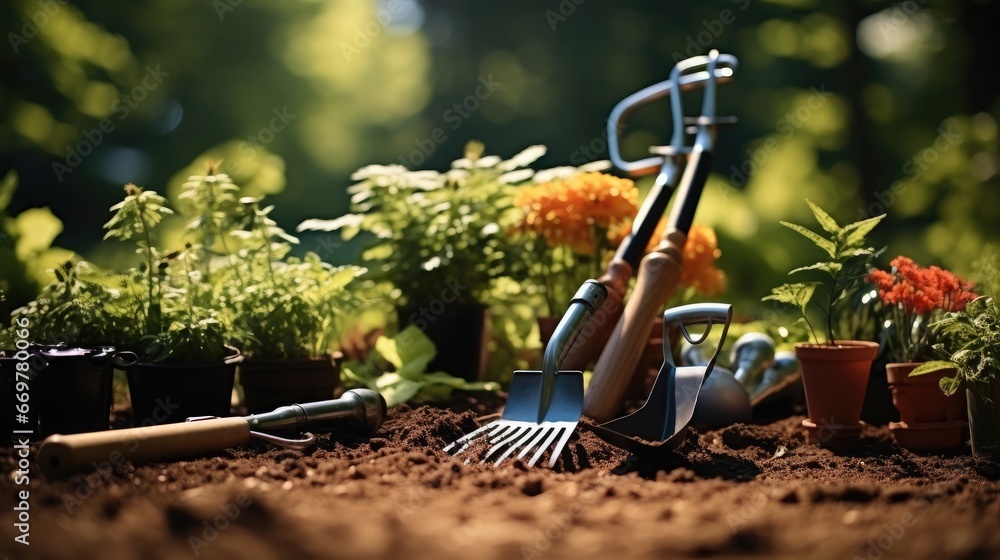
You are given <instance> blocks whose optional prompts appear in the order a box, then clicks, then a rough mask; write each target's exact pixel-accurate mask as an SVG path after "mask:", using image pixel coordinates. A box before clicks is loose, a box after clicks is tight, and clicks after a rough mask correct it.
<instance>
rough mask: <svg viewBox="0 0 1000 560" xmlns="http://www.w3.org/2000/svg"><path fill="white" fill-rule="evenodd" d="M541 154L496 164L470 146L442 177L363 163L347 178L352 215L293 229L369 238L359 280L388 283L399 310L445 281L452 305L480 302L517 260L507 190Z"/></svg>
mask: <svg viewBox="0 0 1000 560" xmlns="http://www.w3.org/2000/svg"><path fill="white" fill-rule="evenodd" d="M544 153H545V149H544V148H543V147H541V146H533V147H530V148H528V149H526V150H524V151H522V152H521V153H519V154H517V155H516V156H514V157H512V158H511V159H508V160H502V159H500V158H499V157H498V156H485V157H483V156H482V144H478V143H474V142H470V144H469V146H467V147H466V157H464V158H462V159H459V160H456V161H454V162H453V163H452V168H451V170H449V171H448V172H446V173H439V172H437V171H410V170H408V169H406V168H405V167H403V166H400V165H388V166H383V165H370V166H367V167H364V168H362V169H359V170H358V171H357V172H355V173H354V174H353V175H352V176H351V178H352V179H355V180H360V182H359V183H357V184H355V185H354V186H352V187H350V188H349V189H348V192H349V193H351V195H352V197H351V210H352V211H353V213H352V214H347V215H345V216H341V217H340V218H337V219H334V220H306V221H305V222H303V223H301V224H300V225H299V227H298V230H299V231H303V230H322V231H335V230H337V231H340V232H341V234H342V236H343V238H344V239H345V240H349V239H351V238H353V237H354V236H355V235H357V234H358V233H359V232H366V233H368V234H370V241H369V242H368V244H367V245H366V248H365V251H364V252H363V254H362V258H363V261H364V262H363V264H364V265H366V266H367V267H368V274H367V275H366V277H367V278H369V279H373V280H380V281H390V282H392V283H393V284H394V285H395V286H396V287H397V288H398V289H399V290H400V291H401V292H402V295H403V298H404V301H403V302H401V304H402V305H406V304H419V303H421V302H425V301H430V300H432V299H434V298H436V297H439V295H440V292H441V287H442V286H444V285H446V283H447V284H455V285H459V286H464V287H465V288H463V290H462V291H461V293H459V294H458V295H457V301H458V302H460V303H483V302H485V300H486V296H487V292H488V291H489V289H490V287H491V285H492V283H493V281H494V279H496V278H498V277H500V276H504V275H505V274H507V273H508V268H509V266H510V263H512V262H516V261H517V260H518V254H519V251H520V247H519V245H518V244H516V243H514V241H513V240H512V239H510V238H509V237H508V236H507V229H508V228H509V227H510V225H511V224H512V221H513V220H514V219H515V217H516V213H517V209H516V208H514V206H513V202H512V199H513V195H514V189H515V185H517V184H519V183H521V182H523V181H526V180H528V179H530V178H531V176H532V175H533V171H532V170H531V169H528V168H527V166H528V165H531V164H532V163H533V162H534V161H535V160H536V159H537V158H539V157H541V155H542V154H544Z"/></svg>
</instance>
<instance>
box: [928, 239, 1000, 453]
mask: <svg viewBox="0 0 1000 560" xmlns="http://www.w3.org/2000/svg"><path fill="white" fill-rule="evenodd" d="M976 272H977V279H978V280H979V282H978V283H977V286H978V289H979V291H980V292H982V293H983V294H984V295H982V296H980V297H978V298H976V299H975V300H973V301H972V302H971V303H969V304H968V305H967V306H966V307H965V309H964V310H963V311H951V312H948V313H946V314H945V315H944V317H942V318H941V319H940V320H938V321H936V322H934V323H932V324H931V328H932V329H933V331H934V332H935V334H936V335H937V337H938V338H939V340H940V342H939V343H937V344H936V345H935V346H934V348H935V350H936V351H937V352H938V353H939V354H941V355H943V356H944V357H946V359H944V360H934V361H930V362H926V363H924V364H923V365H921V366H920V367H918V368H916V369H914V370H913V372H911V373H910V375H911V376H913V377H916V376H921V375H929V374H933V373H936V372H940V371H941V370H949V371H954V372H955V375H954V376H951V377H948V376H945V377H942V378H941V379H940V381H939V386H940V388H941V390H942V391H943V392H944V393H945V394H947V395H950V394H953V393H955V392H956V391H959V390H960V389H961V387H962V383H964V384H965V396H966V400H967V401H968V418H969V432H970V434H971V436H972V454H973V455H977V456H983V457H994V458H996V457H1000V381H998V371H1000V305H998V303H997V297H998V293H1000V274H998V270H997V252H996V250H995V248H994V247H987V249H986V250H985V251H984V252H983V256H982V257H981V258H980V259H979V260H978V261H977V262H976Z"/></svg>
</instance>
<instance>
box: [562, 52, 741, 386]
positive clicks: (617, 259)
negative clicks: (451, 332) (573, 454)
mask: <svg viewBox="0 0 1000 560" xmlns="http://www.w3.org/2000/svg"><path fill="white" fill-rule="evenodd" d="M705 58H706V57H704V56H701V57H695V58H693V59H689V60H685V61H682V62H680V63H679V64H678V65H677V66H676V67H675V68H674V71H672V72H671V76H670V79H668V80H666V81H664V82H660V83H658V84H654V85H652V86H649V87H647V88H645V89H642V90H640V91H638V92H636V93H633V94H632V95H630V96H628V97H626V98H625V99H623V100H622V101H621V102H620V103H618V104H617V105H615V107H614V109H612V110H611V115H610V116H609V117H608V153H609V155H610V157H611V161H612V162H613V163H614V165H615V167H617V168H618V169H620V170H621V171H624V172H626V173H628V174H629V175H631V176H633V177H641V176H645V175H649V174H652V173H657V175H656V180H655V181H654V182H653V185H652V187H650V189H649V192H648V193H647V194H646V198H645V199H644V200H643V202H642V206H641V207H640V208H639V212H638V213H637V214H636V217H635V220H633V222H632V230H631V231H630V232H629V234H628V235H627V236H626V237H625V239H623V240H622V242H621V244H620V245H619V246H618V250H617V251H616V252H615V255H614V257H613V258H612V259H611V261H609V262H608V266H607V268H606V269H605V272H604V275H603V276H601V277H600V278H598V281H599V282H601V283H602V284H604V285H605V286H606V287H607V288H608V298H607V299H606V300H605V301H604V304H603V305H602V306H601V308H600V309H599V310H598V312H597V313H596V314H595V316H594V320H593V324H594V325H595V327H594V328H593V329H590V330H589V332H587V333H585V334H584V335H583V336H581V337H580V338H579V339H577V341H576V343H575V344H574V345H573V347H572V348H571V349H570V352H569V354H568V355H567V356H566V360H565V362H564V363H563V364H562V365H563V367H565V368H566V369H570V370H575V369H581V370H582V369H585V368H586V367H587V365H588V364H590V363H592V362H594V361H595V360H597V358H598V356H600V354H601V350H602V349H603V348H604V345H605V344H606V343H607V341H608V337H609V336H610V335H611V332H612V329H614V326H615V323H617V322H618V318H619V317H620V316H621V314H622V309H623V301H624V299H625V293H626V292H627V291H628V283H629V280H630V279H631V278H632V276H633V274H635V271H636V269H638V267H639V263H640V261H641V260H642V258H643V256H644V255H645V254H646V246H647V245H649V241H650V239H651V238H652V236H653V232H654V231H656V226H657V225H659V222H660V219H661V216H662V215H663V212H664V211H665V210H666V208H667V204H668V203H669V202H670V196H671V194H672V193H673V189H674V187H676V186H677V180H678V179H679V177H680V170H681V169H682V168H683V167H684V161H685V159H686V157H687V153H688V152H690V148H688V149H685V147H684V125H685V120H684V115H683V110H682V107H681V98H680V94H681V92H683V91H687V90H691V89H695V88H700V87H703V86H704V85H705V84H706V83H715V82H716V81H718V82H722V83H725V82H727V81H729V80H730V79H731V78H732V76H733V68H734V67H735V66H736V64H737V61H736V58H735V57H733V56H731V55H720V56H719V58H718V60H717V64H716V66H715V67H714V68H713V69H712V71H711V73H710V72H709V71H707V70H706V71H701V72H695V73H691V74H685V73H684V72H686V71H687V70H691V69H695V68H696V67H697V66H699V65H704V59H705ZM699 63H700V64H699ZM671 92H673V96H671V97H670V109H671V116H672V119H673V125H674V129H673V135H672V136H671V139H670V144H669V146H666V147H662V148H660V151H659V153H658V155H656V156H654V157H650V158H646V159H642V160H639V161H628V160H626V159H624V158H623V157H622V155H621V152H620V150H619V136H620V135H621V132H622V130H623V129H624V127H625V121H626V119H627V118H628V116H629V115H631V114H632V113H633V112H634V111H635V110H636V109H638V108H639V107H642V106H645V105H648V104H650V103H652V102H654V101H658V100H660V99H662V98H664V97H667V96H670V94H671Z"/></svg>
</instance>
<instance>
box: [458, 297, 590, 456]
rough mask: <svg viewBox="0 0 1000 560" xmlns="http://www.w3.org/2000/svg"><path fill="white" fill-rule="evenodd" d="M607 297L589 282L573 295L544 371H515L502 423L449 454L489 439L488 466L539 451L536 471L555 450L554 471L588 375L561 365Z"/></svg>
mask: <svg viewBox="0 0 1000 560" xmlns="http://www.w3.org/2000/svg"><path fill="white" fill-rule="evenodd" d="M606 297H607V288H605V287H604V285H603V284H601V283H600V282H598V281H596V280H587V281H586V282H585V283H584V284H583V285H582V286H581V287H580V289H579V290H578V291H577V292H576V295H575V296H573V300H572V301H571V302H570V304H569V309H567V311H566V313H565V314H564V315H563V318H562V320H561V321H560V322H559V325H558V326H557V327H556V330H555V332H554V333H553V335H552V339H551V340H550V341H549V344H548V346H547V347H546V348H545V355H544V356H543V357H542V371H515V372H514V377H513V378H512V379H511V382H510V391H508V393H507V406H505V407H504V410H503V414H502V415H501V417H500V420H497V421H496V422H492V423H490V424H487V425H485V426H483V427H481V428H479V429H477V430H475V431H473V432H471V433H469V434H467V435H465V436H463V437H462V438H460V439H458V440H457V441H455V442H453V443H451V444H450V445H448V446H447V447H445V448H444V450H445V451H446V452H448V453H452V454H453V455H458V454H459V453H462V452H463V451H465V450H466V449H468V448H469V447H471V446H472V444H473V443H474V442H475V441H477V440H478V439H479V438H481V437H485V438H486V439H487V441H488V442H489V443H490V444H492V446H491V447H490V449H489V451H487V452H486V455H485V456H484V458H483V461H484V462H485V461H487V460H491V459H492V458H493V457H494V456H495V457H496V459H495V461H494V465H499V464H500V463H501V462H503V460H504V459H506V458H507V457H510V456H511V455H513V454H514V453H515V452H517V453H518V454H517V458H519V459H520V458H524V457H526V456H527V455H528V453H530V452H531V451H532V450H535V453H534V455H532V456H531V459H530V460H529V461H528V466H529V467H532V466H534V465H535V463H537V462H538V460H539V459H541V458H542V456H543V455H544V454H545V452H546V451H547V450H548V449H549V448H550V446H551V447H552V454H551V458H550V459H549V467H550V468H551V467H553V466H555V464H556V462H557V461H558V460H559V456H560V454H561V453H562V450H563V448H564V447H565V446H566V443H567V442H568V441H569V438H570V436H572V435H573V432H574V431H575V430H576V425H577V423H579V421H580V414H581V411H582V409H583V372H581V371H570V370H560V369H559V366H560V364H561V363H562V361H563V359H564V358H565V357H566V353H567V352H569V349H570V347H571V346H572V344H573V341H574V340H575V339H576V337H577V336H579V334H580V333H581V331H583V330H584V326H585V325H587V321H588V320H589V319H590V318H591V317H592V316H593V315H594V312H595V311H596V310H597V308H599V307H600V306H601V303H602V302H604V299H605V298H606ZM553 444H554V445H553Z"/></svg>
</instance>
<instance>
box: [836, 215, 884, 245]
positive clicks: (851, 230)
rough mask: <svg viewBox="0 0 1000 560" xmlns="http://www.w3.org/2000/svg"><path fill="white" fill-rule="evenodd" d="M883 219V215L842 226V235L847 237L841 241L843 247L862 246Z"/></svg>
mask: <svg viewBox="0 0 1000 560" xmlns="http://www.w3.org/2000/svg"><path fill="white" fill-rule="evenodd" d="M883 218H885V214H882V215H881V216H875V217H874V218H868V219H867V220H861V221H860V222H854V223H853V224H848V225H846V226H844V230H843V233H845V234H847V237H845V238H844V240H843V243H844V245H846V246H847V247H857V246H860V245H862V244H864V242H865V237H866V236H867V235H868V234H869V233H871V231H872V230H873V229H875V226H877V225H878V223H879V222H881V221H882V219H883Z"/></svg>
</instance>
